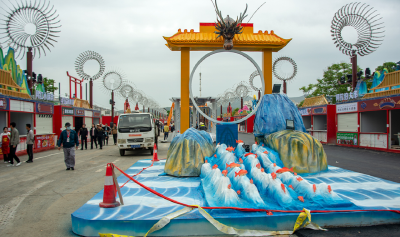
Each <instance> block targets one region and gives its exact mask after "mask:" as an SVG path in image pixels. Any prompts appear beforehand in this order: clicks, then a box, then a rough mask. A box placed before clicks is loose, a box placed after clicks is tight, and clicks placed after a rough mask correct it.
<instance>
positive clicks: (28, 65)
mask: <svg viewBox="0 0 400 237" xmlns="http://www.w3.org/2000/svg"><path fill="white" fill-rule="evenodd" d="M32 61H33V56H32V48H31V47H29V48H28V52H27V53H26V70H27V71H28V76H29V77H30V78H31V80H28V87H29V90H31V93H33V92H32V88H33V80H32Z"/></svg>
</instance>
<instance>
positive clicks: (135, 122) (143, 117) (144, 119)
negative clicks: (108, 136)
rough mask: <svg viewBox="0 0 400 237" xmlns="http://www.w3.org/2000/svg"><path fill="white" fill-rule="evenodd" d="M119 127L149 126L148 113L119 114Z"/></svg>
mask: <svg viewBox="0 0 400 237" xmlns="http://www.w3.org/2000/svg"><path fill="white" fill-rule="evenodd" d="M118 127H119V128H151V122H150V115H149V114H132V115H121V116H120V119H119V123H118Z"/></svg>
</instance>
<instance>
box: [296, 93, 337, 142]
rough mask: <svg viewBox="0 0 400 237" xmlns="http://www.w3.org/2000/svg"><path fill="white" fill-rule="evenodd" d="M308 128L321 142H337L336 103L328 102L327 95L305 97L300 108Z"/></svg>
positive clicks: (305, 125)
mask: <svg viewBox="0 0 400 237" xmlns="http://www.w3.org/2000/svg"><path fill="white" fill-rule="evenodd" d="M299 112H300V114H301V116H302V118H303V123H304V127H305V128H306V130H307V131H308V132H309V133H310V134H311V135H312V136H313V137H314V138H315V139H317V140H319V141H320V142H321V143H328V144H335V143H336V128H335V127H336V105H331V104H328V101H327V100H326V98H325V96H317V97H312V98H307V99H305V101H304V103H303V107H302V108H300V109H299Z"/></svg>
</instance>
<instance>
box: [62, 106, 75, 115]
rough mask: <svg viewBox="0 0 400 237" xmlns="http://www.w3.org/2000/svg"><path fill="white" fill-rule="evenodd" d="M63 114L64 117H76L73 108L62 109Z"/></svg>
mask: <svg viewBox="0 0 400 237" xmlns="http://www.w3.org/2000/svg"><path fill="white" fill-rule="evenodd" d="M62 114H63V115H74V109H73V108H62Z"/></svg>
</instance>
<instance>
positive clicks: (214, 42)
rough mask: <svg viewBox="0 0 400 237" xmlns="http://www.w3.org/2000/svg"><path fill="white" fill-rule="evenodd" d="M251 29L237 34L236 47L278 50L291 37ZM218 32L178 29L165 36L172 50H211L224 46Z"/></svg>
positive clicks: (250, 49) (234, 41) (241, 48)
mask: <svg viewBox="0 0 400 237" xmlns="http://www.w3.org/2000/svg"><path fill="white" fill-rule="evenodd" d="M252 28H253V27H252V26H251V32H249V29H247V30H246V31H244V32H243V33H242V34H238V35H235V38H234V39H233V45H234V49H237V50H243V51H261V50H262V49H272V50H273V51H275V52H277V51H279V50H280V49H282V48H283V47H285V46H286V45H287V44H288V43H289V42H290V41H291V39H283V38H281V37H279V36H277V35H276V34H275V33H274V31H271V32H270V33H268V31H264V32H262V31H261V30H260V31H258V33H252ZM217 36H218V35H217V34H215V33H214V32H211V31H210V30H207V31H206V32H194V30H190V31H188V30H184V31H183V32H182V31H181V29H179V30H178V32H177V33H176V34H174V35H173V36H171V37H164V39H165V40H166V41H167V44H166V45H167V47H168V48H170V49H171V50H172V51H180V49H181V48H183V47H189V48H190V50H192V51H209V50H215V49H217V48H218V49H219V48H222V47H223V43H224V39H223V38H222V37H219V38H218V39H217Z"/></svg>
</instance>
